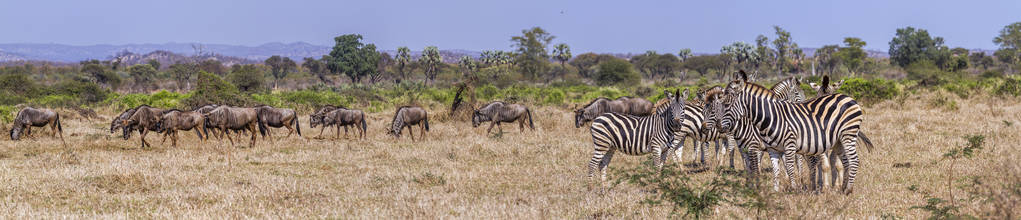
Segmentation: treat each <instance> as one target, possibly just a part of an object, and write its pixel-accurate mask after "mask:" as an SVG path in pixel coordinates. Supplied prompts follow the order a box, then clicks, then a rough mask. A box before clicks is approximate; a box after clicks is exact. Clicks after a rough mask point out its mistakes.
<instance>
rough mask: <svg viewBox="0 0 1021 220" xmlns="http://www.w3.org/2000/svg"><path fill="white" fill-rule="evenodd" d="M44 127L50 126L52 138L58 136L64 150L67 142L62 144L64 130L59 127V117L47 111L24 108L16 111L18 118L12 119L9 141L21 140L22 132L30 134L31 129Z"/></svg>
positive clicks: (51, 111)
mask: <svg viewBox="0 0 1021 220" xmlns="http://www.w3.org/2000/svg"><path fill="white" fill-rule="evenodd" d="M46 125H50V130H51V131H53V136H57V135H60V142H63V144H64V147H65V148H66V147H67V142H64V128H62V127H61V126H60V115H59V114H57V113H56V112H54V111H53V110H49V109H35V108H32V107H25V108H24V109H21V111H18V116H16V117H14V126H13V127H11V132H10V134H11V140H14V141H16V140H18V139H21V133H22V131H24V133H26V134H31V133H32V130H31V129H32V128H31V127H43V126H46Z"/></svg>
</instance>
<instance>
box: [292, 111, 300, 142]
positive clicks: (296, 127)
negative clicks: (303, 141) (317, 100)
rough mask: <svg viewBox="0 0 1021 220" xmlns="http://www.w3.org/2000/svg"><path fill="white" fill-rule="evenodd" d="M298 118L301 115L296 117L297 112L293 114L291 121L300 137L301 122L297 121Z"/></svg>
mask: <svg viewBox="0 0 1021 220" xmlns="http://www.w3.org/2000/svg"><path fill="white" fill-rule="evenodd" d="M299 118H301V117H298V116H297V114H295V116H294V121H293V123H294V129H295V130H298V137H301V123H300V122H299V121H298V119H299Z"/></svg>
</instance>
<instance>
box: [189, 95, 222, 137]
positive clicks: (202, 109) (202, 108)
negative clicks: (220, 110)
mask: <svg viewBox="0 0 1021 220" xmlns="http://www.w3.org/2000/svg"><path fill="white" fill-rule="evenodd" d="M217 107H220V105H217V104H206V105H203V106H199V107H198V108H194V109H192V110H191V111H193V112H198V113H200V114H203V115H204V114H206V113H209V112H211V111H213V109H216V108H217ZM205 126H206V128H205V129H206V138H207V139H208V138H209V132H208V131H209V130H212V131H213V134H216V139H221V140H222V139H223V136H221V135H222V134H223V131H220V130H218V129H216V127H214V126H213V125H210V124H205Z"/></svg>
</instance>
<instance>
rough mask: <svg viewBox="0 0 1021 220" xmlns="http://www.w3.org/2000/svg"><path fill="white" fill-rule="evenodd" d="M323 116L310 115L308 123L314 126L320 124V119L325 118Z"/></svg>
mask: <svg viewBox="0 0 1021 220" xmlns="http://www.w3.org/2000/svg"><path fill="white" fill-rule="evenodd" d="M322 118H323V117H322V116H316V115H311V116H308V125H309V126H311V127H312V128H315V127H316V126H319V123H320V122H319V121H320V120H323V119H322Z"/></svg>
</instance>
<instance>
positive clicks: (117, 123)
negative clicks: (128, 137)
mask: <svg viewBox="0 0 1021 220" xmlns="http://www.w3.org/2000/svg"><path fill="white" fill-rule="evenodd" d="M136 110H138V107H134V108H129V109H127V110H124V112H121V114H120V115H117V117H114V118H113V121H111V122H110V133H111V134H113V132H114V131H115V130H117V129H118V128H121V129H124V130H125V131H124V133H125V134H128V131H127V130H129V129H133V128H128V127H124V124H123V123H122V121H124V120H128V118H130V117H131V115H132V114H135V111H136Z"/></svg>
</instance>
